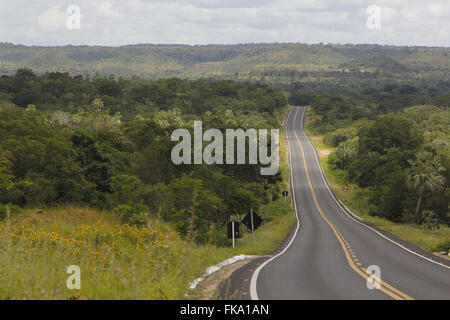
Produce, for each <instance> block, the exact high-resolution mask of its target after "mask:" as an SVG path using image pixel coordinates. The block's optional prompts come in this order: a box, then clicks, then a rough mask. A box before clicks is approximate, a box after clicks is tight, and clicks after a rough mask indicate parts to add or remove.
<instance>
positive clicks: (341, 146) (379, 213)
mask: <svg viewBox="0 0 450 320" xmlns="http://www.w3.org/2000/svg"><path fill="white" fill-rule="evenodd" d="M322 102H323V101H322ZM317 103H318V102H317V100H316V102H315V103H313V104H312V106H311V108H308V112H307V123H308V124H307V131H308V134H309V135H310V137H311V136H314V139H312V142H313V144H314V145H315V147H316V148H317V149H318V150H328V151H331V152H332V153H331V154H330V155H329V156H327V155H323V156H322V157H321V160H320V162H321V165H322V168H323V170H324V172H325V175H326V176H327V179H328V181H329V182H330V184H331V186H332V188H333V190H334V192H335V193H336V194H337V196H338V198H339V199H340V200H341V201H343V203H344V204H345V205H346V206H347V207H349V209H351V210H352V211H353V212H354V213H355V214H357V215H358V216H360V217H362V218H363V219H364V220H365V221H367V222H369V223H372V224H373V225H375V226H378V227H380V228H382V229H384V230H386V231H388V232H391V233H392V234H395V235H397V236H399V237H400V238H402V239H404V240H406V241H409V242H411V243H414V244H416V245H418V246H419V247H422V248H424V249H425V250H427V251H429V252H448V251H449V249H450V228H449V226H448V225H449V222H450V221H449V214H448V212H449V211H448V206H449V198H450V197H449V195H450V193H449V187H448V179H449V171H450V165H449V156H450V149H449V137H450V132H449V131H448V128H449V127H450V126H449V125H450V123H449V119H450V114H449V111H448V108H444V107H437V106H430V105H428V106H427V105H425V106H412V107H408V108H405V109H403V110H402V111H400V112H397V113H389V114H387V115H379V116H374V117H371V118H368V117H364V118H360V119H357V120H352V119H351V118H350V119H349V121H348V122H347V123H345V124H341V125H339V126H333V125H331V119H330V118H331V117H332V113H331V112H330V110H331V109H332V107H331V106H330V109H329V110H327V111H321V110H320V108H318V104H317ZM319 104H320V103H319ZM327 117H328V119H327ZM324 119H327V120H324ZM325 123H330V127H329V129H328V130H323V129H318V128H319V127H318V126H323V125H324V124H325ZM322 154H323V153H322ZM343 186H348V187H349V191H348V192H344V190H343Z"/></svg>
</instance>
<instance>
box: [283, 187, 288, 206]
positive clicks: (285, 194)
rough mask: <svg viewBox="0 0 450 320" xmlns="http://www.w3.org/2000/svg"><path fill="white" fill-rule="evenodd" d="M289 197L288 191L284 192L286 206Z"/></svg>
mask: <svg viewBox="0 0 450 320" xmlns="http://www.w3.org/2000/svg"><path fill="white" fill-rule="evenodd" d="M288 196H289V192H288V191H287V190H284V191H283V197H284V204H286V201H287V197H288Z"/></svg>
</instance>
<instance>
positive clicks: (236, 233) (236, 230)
mask: <svg viewBox="0 0 450 320" xmlns="http://www.w3.org/2000/svg"><path fill="white" fill-rule="evenodd" d="M233 224H234V228H233ZM233 231H234V237H233ZM227 234H228V239H233V238H235V239H238V238H240V237H241V233H240V232H239V222H237V221H230V222H228V224H227Z"/></svg>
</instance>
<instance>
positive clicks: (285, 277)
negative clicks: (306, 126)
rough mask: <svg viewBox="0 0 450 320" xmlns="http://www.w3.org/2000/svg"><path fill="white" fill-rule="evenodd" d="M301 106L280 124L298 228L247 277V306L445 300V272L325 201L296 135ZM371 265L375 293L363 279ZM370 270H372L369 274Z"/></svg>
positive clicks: (309, 152) (307, 147)
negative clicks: (259, 302)
mask: <svg viewBox="0 0 450 320" xmlns="http://www.w3.org/2000/svg"><path fill="white" fill-rule="evenodd" d="M304 111H305V108H304V107H293V108H292V109H291V111H290V113H289V115H288V117H287V123H286V133H287V139H288V145H289V150H290V161H291V170H292V172H291V174H292V177H293V179H292V187H293V191H294V192H293V197H294V202H295V206H296V213H297V216H298V219H299V224H298V229H297V231H296V233H295V236H294V237H293V238H292V242H291V243H290V245H288V246H287V247H286V249H285V251H284V252H282V253H281V254H279V255H277V256H274V257H272V258H271V259H269V260H267V261H266V262H265V263H263V264H261V265H260V266H259V267H258V268H257V269H256V270H255V272H253V275H252V279H251V284H250V294H251V298H252V299H286V300H289V299H398V300H401V299H450V268H449V267H448V266H445V265H444V264H439V263H435V262H432V261H430V260H428V258H427V257H420V256H417V255H416V254H414V253H412V252H410V251H409V249H408V248H406V249H405V247H403V248H402V247H401V246H399V245H398V244H396V243H394V242H393V241H391V240H389V239H388V238H387V237H384V236H383V235H381V234H380V233H378V232H377V231H376V230H374V229H371V228H370V226H367V225H365V224H363V223H360V222H358V220H357V219H356V218H354V217H352V216H351V215H350V214H349V213H348V212H346V211H344V209H343V208H342V207H341V206H340V205H339V204H338V202H337V201H336V200H335V198H334V197H333V196H332V194H331V192H330V190H329V188H328V187H327V184H326V182H325V180H324V178H323V176H322V173H321V170H320V167H319V164H318V161H317V156H316V154H315V150H314V148H313V146H312V145H311V143H310V141H309V140H308V138H307V136H306V134H305V133H304V131H303V115H304ZM369 266H378V267H379V270H380V276H379V278H377V277H374V276H372V278H371V279H370V280H371V281H369V282H370V283H371V284H372V285H374V284H376V283H377V281H378V283H379V284H380V287H379V289H377V288H374V289H369V287H368V285H367V282H368V281H367V278H368V277H369V275H368V274H367V273H366V271H367V268H369ZM371 270H372V269H371Z"/></svg>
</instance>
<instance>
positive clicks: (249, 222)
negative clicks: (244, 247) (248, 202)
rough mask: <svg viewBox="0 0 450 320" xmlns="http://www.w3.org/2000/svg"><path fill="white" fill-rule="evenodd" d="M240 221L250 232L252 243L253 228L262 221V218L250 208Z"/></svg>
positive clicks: (253, 241) (253, 240)
mask: <svg viewBox="0 0 450 320" xmlns="http://www.w3.org/2000/svg"><path fill="white" fill-rule="evenodd" d="M242 223H243V224H244V225H245V226H246V227H247V228H249V229H250V231H251V232H252V243H253V244H255V230H256V229H258V228H259V226H260V225H261V223H263V219H262V218H261V217H260V216H259V215H258V214H256V213H255V212H253V209H250V213H249V214H247V215H246V216H245V217H244V219H243V220H242Z"/></svg>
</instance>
